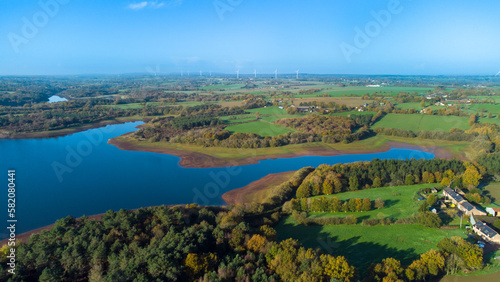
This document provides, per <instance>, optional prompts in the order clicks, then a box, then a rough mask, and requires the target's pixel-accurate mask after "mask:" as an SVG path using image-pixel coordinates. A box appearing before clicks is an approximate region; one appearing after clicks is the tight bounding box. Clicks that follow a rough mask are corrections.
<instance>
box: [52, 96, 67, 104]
mask: <svg viewBox="0 0 500 282" xmlns="http://www.w3.org/2000/svg"><path fill="white" fill-rule="evenodd" d="M64 101H68V99H66V98H63V97H60V96H57V95H53V96H50V97H49V103H57V102H64Z"/></svg>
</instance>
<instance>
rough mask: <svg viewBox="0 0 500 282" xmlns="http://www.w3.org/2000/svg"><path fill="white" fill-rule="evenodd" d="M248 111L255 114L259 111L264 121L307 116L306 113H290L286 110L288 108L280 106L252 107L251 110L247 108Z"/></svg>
mask: <svg viewBox="0 0 500 282" xmlns="http://www.w3.org/2000/svg"><path fill="white" fill-rule="evenodd" d="M247 112H250V113H253V114H255V113H259V114H260V116H261V119H262V120H263V121H267V122H274V121H276V120H279V119H282V118H297V117H302V116H305V114H297V115H289V114H288V113H287V112H286V110H282V109H280V108H279V107H266V108H258V109H251V110H247Z"/></svg>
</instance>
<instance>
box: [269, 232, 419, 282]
mask: <svg viewBox="0 0 500 282" xmlns="http://www.w3.org/2000/svg"><path fill="white" fill-rule="evenodd" d="M282 227H283V228H282V230H281V232H279V233H278V234H279V235H278V236H279V237H280V238H279V240H284V239H288V238H290V237H291V238H295V239H300V241H301V242H302V244H303V245H304V246H305V247H307V248H314V249H317V248H319V249H321V250H322V251H323V252H324V253H326V254H330V255H333V256H344V257H346V258H347V260H348V261H349V263H350V264H352V265H354V266H355V267H356V269H357V270H358V272H359V274H360V276H361V277H365V276H366V274H367V270H368V268H369V267H370V265H371V264H372V263H378V262H381V261H382V259H385V258H395V259H397V260H399V261H401V263H402V265H409V264H411V262H412V261H414V260H416V259H418V258H419V257H420V255H419V254H418V253H416V252H415V249H413V248H409V249H397V248H393V247H388V246H387V245H381V244H378V243H372V242H360V239H361V236H354V237H351V238H349V239H344V240H341V239H339V237H338V236H331V235H330V234H328V233H327V232H322V226H316V225H313V226H311V225H309V226H307V227H305V226H303V225H294V224H284V225H282ZM343 227H345V225H337V226H335V228H343ZM401 247H402V248H404V242H401Z"/></svg>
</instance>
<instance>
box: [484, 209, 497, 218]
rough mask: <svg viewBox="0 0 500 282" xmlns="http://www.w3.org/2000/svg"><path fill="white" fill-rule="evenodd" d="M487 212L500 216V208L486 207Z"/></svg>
mask: <svg viewBox="0 0 500 282" xmlns="http://www.w3.org/2000/svg"><path fill="white" fill-rule="evenodd" d="M486 212H487V213H489V214H491V215H492V216H499V217H500V208H486Z"/></svg>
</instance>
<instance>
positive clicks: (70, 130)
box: [0, 118, 145, 140]
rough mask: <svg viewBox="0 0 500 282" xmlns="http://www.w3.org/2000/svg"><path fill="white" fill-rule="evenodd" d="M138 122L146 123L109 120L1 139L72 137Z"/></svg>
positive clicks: (19, 134)
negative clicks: (81, 133) (112, 126)
mask: <svg viewBox="0 0 500 282" xmlns="http://www.w3.org/2000/svg"><path fill="white" fill-rule="evenodd" d="M136 121H143V122H145V119H140V118H136V119H131V120H123V121H121V120H108V121H99V122H96V123H91V124H84V125H79V126H75V127H69V128H64V129H58V130H54V131H46V132H45V131H44V132H30V133H18V134H15V135H8V134H5V133H0V139H13V140H17V139H43V138H57V137H63V136H67V135H71V134H74V133H78V132H82V131H86V130H89V129H96V128H100V127H105V126H107V125H113V124H122V123H126V122H136Z"/></svg>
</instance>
